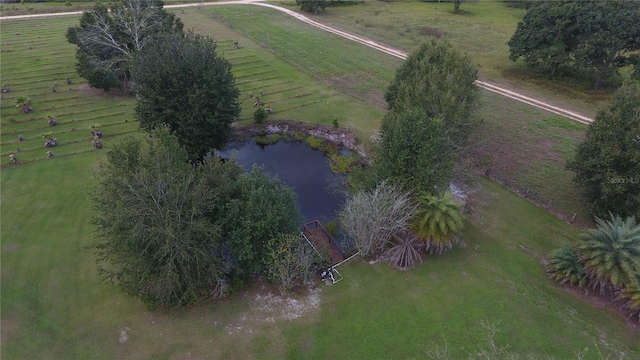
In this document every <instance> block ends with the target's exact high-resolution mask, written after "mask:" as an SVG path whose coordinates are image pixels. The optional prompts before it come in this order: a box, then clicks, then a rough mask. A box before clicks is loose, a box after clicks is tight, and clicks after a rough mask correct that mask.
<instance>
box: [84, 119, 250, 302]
mask: <svg viewBox="0 0 640 360" xmlns="http://www.w3.org/2000/svg"><path fill="white" fill-rule="evenodd" d="M152 135H153V136H152V137H151V138H147V139H146V140H142V139H140V137H137V138H133V137H132V138H128V139H125V140H123V141H122V142H121V143H120V144H116V145H115V146H114V148H113V149H112V150H110V151H109V152H108V153H107V157H106V159H105V161H103V162H101V164H100V168H99V170H98V171H97V178H98V188H97V189H96V191H95V192H94V195H93V200H94V205H95V208H96V210H97V215H96V217H95V219H94V223H95V225H96V228H97V235H98V242H97V243H96V244H95V245H94V247H93V248H94V250H95V252H96V253H97V254H98V256H99V259H100V261H101V262H102V264H103V266H102V268H101V269H102V272H103V275H104V276H105V279H107V280H112V281H115V282H116V283H117V284H119V285H120V286H121V287H122V289H123V290H124V291H125V292H127V293H129V294H132V295H135V296H138V297H141V298H142V299H143V300H144V301H145V302H146V303H147V304H148V305H151V306H153V307H155V306H161V307H178V306H184V305H188V304H191V303H194V302H196V301H198V300H200V299H202V298H205V297H209V296H221V295H224V289H225V282H226V273H227V272H228V271H229V268H230V267H231V264H229V262H228V261H227V260H226V259H225V258H224V257H223V256H221V254H222V253H223V250H224V248H223V244H224V242H225V241H226V237H225V236H224V233H223V232H222V225H221V222H220V221H216V219H220V218H221V217H222V215H223V214H224V211H223V209H224V207H225V206H226V203H227V201H228V200H230V196H231V190H232V189H234V183H235V182H236V179H237V178H238V176H239V175H240V169H239V167H238V166H237V165H236V164H235V163H233V162H231V161H228V162H221V161H220V160H218V159H217V158H210V159H207V160H206V161H204V162H203V163H200V164H198V165H197V166H193V165H191V164H190V163H189V162H188V157H187V153H186V151H185V150H184V149H183V148H182V147H181V146H179V144H178V142H177V141H176V139H175V138H174V137H173V136H171V135H170V133H169V131H168V130H167V129H166V128H163V129H159V130H156V131H154V132H153V133H152Z"/></svg>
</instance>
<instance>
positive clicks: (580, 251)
mask: <svg viewBox="0 0 640 360" xmlns="http://www.w3.org/2000/svg"><path fill="white" fill-rule="evenodd" d="M610 216H611V219H610V220H603V219H600V218H596V222H597V224H598V228H597V229H590V230H587V232H585V233H583V234H581V235H580V236H579V238H578V242H577V243H576V244H575V245H570V244H566V245H564V246H563V247H561V248H559V249H556V250H554V251H553V252H551V255H550V258H551V259H550V261H549V265H548V266H547V272H548V274H549V276H550V277H551V278H552V279H554V280H555V281H558V282H559V283H561V284H563V283H567V284H569V285H572V286H577V287H578V288H584V287H591V288H593V289H599V290H600V292H601V293H604V292H610V293H613V294H614V295H615V296H616V297H617V299H618V300H620V301H622V302H623V307H624V308H626V309H628V310H629V311H631V313H632V314H635V315H637V316H638V320H640V224H638V223H637V222H636V219H635V217H633V216H630V217H627V218H625V219H623V218H621V217H620V216H614V215H613V214H611V215H610Z"/></svg>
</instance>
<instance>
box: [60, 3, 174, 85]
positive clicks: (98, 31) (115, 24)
mask: <svg viewBox="0 0 640 360" xmlns="http://www.w3.org/2000/svg"><path fill="white" fill-rule="evenodd" d="M162 6H163V3H162V1H159V0H122V1H121V2H117V3H116V4H115V5H113V6H110V7H107V6H105V5H101V4H98V5H96V6H95V8H94V9H93V10H92V11H85V12H84V13H83V14H82V17H81V18H80V24H79V25H77V26H74V27H71V28H69V29H68V30H67V40H68V41H69V42H70V43H72V44H75V45H77V46H78V49H77V52H76V58H77V60H78V63H77V65H76V69H77V71H78V74H79V75H80V76H81V77H83V78H85V79H86V80H87V81H88V82H89V85H91V86H93V87H96V88H99V89H103V90H105V91H108V90H109V89H111V88H112V87H122V85H123V83H124V84H128V82H129V81H130V80H131V66H132V63H133V59H134V57H135V56H136V54H137V53H138V52H140V51H141V50H142V49H144V47H145V46H146V45H147V44H148V43H149V41H150V40H151V39H153V38H154V37H156V36H158V35H159V34H164V33H182V28H183V24H182V22H181V21H180V20H179V19H178V18H176V16H175V15H174V14H172V13H168V12H166V11H165V10H163V9H162Z"/></svg>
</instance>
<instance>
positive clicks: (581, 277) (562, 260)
mask: <svg viewBox="0 0 640 360" xmlns="http://www.w3.org/2000/svg"><path fill="white" fill-rule="evenodd" d="M550 257H551V259H550V260H549V265H548V266H547V273H548V274H549V277H550V278H552V279H553V280H555V281H557V282H559V283H560V284H564V283H569V285H577V286H578V287H580V288H581V287H584V286H586V285H587V283H588V278H587V274H586V273H585V272H584V264H583V263H582V261H581V260H580V258H578V254H577V253H576V249H575V248H574V247H573V246H571V245H569V244H564V245H563V246H562V247H561V248H559V249H555V250H553V251H552V252H551V254H550Z"/></svg>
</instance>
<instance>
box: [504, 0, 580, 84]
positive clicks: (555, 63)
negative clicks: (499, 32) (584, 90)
mask: <svg viewBox="0 0 640 360" xmlns="http://www.w3.org/2000/svg"><path fill="white" fill-rule="evenodd" d="M578 8H579V4H577V3H575V2H567V1H540V2H536V3H534V4H533V5H532V6H531V7H530V8H529V9H528V10H527V13H526V14H525V15H524V19H523V20H522V21H520V22H519V23H518V27H517V29H516V31H515V33H514V34H513V36H511V39H510V40H509V53H510V54H509V59H511V60H512V61H516V60H517V59H518V58H520V57H523V58H524V61H525V63H526V64H527V66H528V67H530V68H547V69H549V71H550V72H551V75H555V74H556V72H557V71H558V68H559V67H560V66H562V65H564V64H568V63H570V62H571V53H572V51H573V47H575V38H574V37H575V34H574V33H575V31H576V27H578V26H579V24H577V23H576V16H577V12H578Z"/></svg>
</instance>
